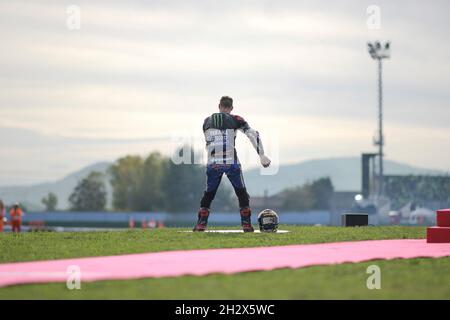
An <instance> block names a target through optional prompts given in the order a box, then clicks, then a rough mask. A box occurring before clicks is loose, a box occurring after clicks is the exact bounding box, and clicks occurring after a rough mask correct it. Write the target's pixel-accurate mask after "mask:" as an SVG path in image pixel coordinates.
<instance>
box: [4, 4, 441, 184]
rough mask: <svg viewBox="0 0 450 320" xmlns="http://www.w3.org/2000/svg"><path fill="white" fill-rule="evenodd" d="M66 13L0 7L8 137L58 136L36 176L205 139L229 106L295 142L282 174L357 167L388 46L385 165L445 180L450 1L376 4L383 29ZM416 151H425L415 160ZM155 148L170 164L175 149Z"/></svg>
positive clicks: (224, 17) (348, 7) (349, 15)
mask: <svg viewBox="0 0 450 320" xmlns="http://www.w3.org/2000/svg"><path fill="white" fill-rule="evenodd" d="M72 4H73V3H72V2H69V1H62V2H50V1H41V2H32V3H30V2H26V1H14V2H2V3H0V36H1V37H2V39H3V41H2V48H1V50H0V68H1V69H2V73H1V74H0V119H1V120H0V125H3V126H12V127H15V128H22V129H29V130H33V131H34V132H37V133H43V134H47V135H49V136H52V137H63V138H64V139H63V140H61V141H55V142H54V143H55V144H56V145H58V147H55V146H52V148H53V147H55V148H56V149H54V151H55V150H57V152H58V155H57V156H55V159H53V160H48V159H47V160H42V162H40V165H42V166H45V163H46V162H45V161H49V162H48V163H52V165H56V159H57V160H58V161H61V162H63V163H64V162H67V163H68V162H70V163H72V164H73V165H75V162H76V161H75V159H78V160H79V161H82V162H83V161H84V162H86V161H88V160H89V161H90V160H95V159H97V158H98V159H99V160H111V158H113V157H115V156H117V155H121V154H125V153H127V151H129V152H131V151H137V149H138V148H137V147H136V146H137V145H139V143H138V142H137V141H139V139H147V138H155V139H157V138H158V137H169V136H171V134H172V131H173V129H174V128H175V129H176V128H179V127H182V128H184V129H185V130H187V131H189V132H197V131H199V130H200V129H199V128H200V126H201V121H202V120H203V118H204V117H205V116H206V115H207V114H209V113H211V112H213V110H215V108H216V104H217V99H218V97H220V96H221V95H223V94H229V95H232V96H233V97H235V101H236V110H235V111H236V112H237V113H239V114H241V115H243V116H245V117H249V118H250V121H252V120H253V119H255V118H256V119H259V120H257V121H256V124H257V125H258V127H259V128H263V129H264V128H274V127H275V128H279V130H280V131H283V130H287V131H288V132H289V136H288V137H285V139H284V140H283V141H284V142H283V154H285V155H286V156H283V157H282V161H286V162H289V161H294V160H296V159H307V158H311V157H318V156H319V155H323V156H337V155H345V154H346V153H347V154H350V153H351V154H359V153H360V152H361V150H362V149H364V150H369V149H371V148H373V147H372V146H371V145H370V144H371V138H372V134H373V132H374V130H375V125H376V114H377V110H376V107H377V97H376V64H375V63H374V62H373V61H372V60H371V59H370V57H369V56H368V54H367V52H366V42H367V40H373V39H390V40H392V59H391V60H388V61H386V62H385V63H384V93H385V95H384V101H385V110H384V111H385V121H386V126H387V128H388V129H387V131H386V134H387V137H386V139H387V141H392V145H391V146H389V147H388V148H392V149H388V150H389V155H392V156H393V157H395V159H396V160H399V161H406V162H409V163H412V164H416V165H427V166H431V167H436V168H441V169H444V170H448V169H449V167H448V163H450V161H448V159H449V153H450V151H439V150H440V149H442V144H444V145H445V143H446V142H445V140H444V139H446V138H447V137H448V135H449V131H450V129H448V125H447V119H449V118H450V108H449V107H448V104H449V101H450V93H449V92H448V87H449V85H450V65H449V64H448V63H447V57H448V55H449V54H450V44H449V43H448V42H447V41H442V39H446V32H447V31H446V30H448V27H449V24H450V23H449V22H448V19H447V17H446V13H447V12H448V9H449V8H450V5H449V4H448V2H445V1H436V2H433V4H430V3H424V2H420V1H408V2H406V1H400V2H395V3H392V2H389V1H379V5H380V7H381V9H382V28H381V30H369V29H367V27H366V19H367V14H366V8H367V6H368V5H369V4H371V3H369V2H368V1H363V2H361V1H339V2H332V3H330V2H329V1H309V2H308V1H306V2H305V1H302V2H299V1H277V2H273V1H226V2H224V1H221V2H218V1H150V2H140V1H139V2H135V1H127V2H126V3H124V2H121V1H109V2H108V4H107V5H106V4H104V3H103V2H99V1H77V4H78V5H79V6H80V8H81V9H82V11H81V12H82V27H81V30H79V31H69V30H68V29H67V28H66V17H67V13H66V8H67V6H68V5H72ZM274 115H276V117H274ZM259 116H260V118H258V117H259ZM274 119H276V120H274ZM293 121H295V123H294V124H292V123H293ZM354 126H357V128H358V129H354ZM285 128H288V129H285ZM263 129H260V130H261V131H264V130H263ZM305 130H306V131H305ZM428 132H430V134H428ZM418 133H420V134H421V135H422V136H418ZM408 136H409V137H414V139H412V138H407V137H408ZM67 137H78V138H80V139H81V140H79V141H78V140H77V143H76V145H77V148H79V149H76V148H75V144H73V145H71V148H72V149H71V151H68V150H66V149H64V148H62V147H60V146H59V144H60V143H68V141H72V140H70V139H69V140H68V139H67ZM291 137H301V138H300V140H299V139H298V138H291ZM317 137H322V138H321V139H319V138H317ZM430 137H433V139H431V138H430ZM47 138H48V137H47ZM47 138H46V139H45V140H46V142H45V143H44V142H43V141H41V140H39V141H40V142H38V141H36V140H33V139H32V138H26V137H24V138H20V134H19V135H17V136H16V135H11V136H10V137H9V138H8V141H7V142H8V144H10V145H11V144H12V145H13V144H14V143H16V142H18V141H19V139H22V140H24V139H25V140H26V139H30V141H36V143H37V145H39V144H41V143H43V144H44V145H46V146H47V143H49V142H48V141H49V139H47ZM52 139H53V138H52ZM55 139H56V138H55ZM83 139H91V140H90V141H88V140H83ZM96 139H100V140H102V139H104V140H103V142H106V141H107V140H108V139H111V141H116V139H119V140H120V139H131V140H133V139H137V140H133V141H131V140H127V141H128V142H130V149H129V150H128V149H127V146H124V145H123V144H121V145H120V146H119V144H116V143H115V142H114V143H111V144H108V143H99V145H101V146H102V147H100V148H99V149H96V148H94V147H93V145H94V144H89V143H90V142H92V141H97V142H100V141H99V140H96ZM336 139H338V140H336ZM22 140H21V141H22ZM50 140H51V139H50ZM62 141H64V142H62ZM108 141H109V140H108ZM141 142H142V144H144V145H145V147H143V145H139V146H140V147H142V148H144V149H146V148H148V146H147V145H146V143H147V142H148V141H141ZM394 142H395V143H394ZM84 143H85V145H86V147H87V149H83V146H84ZM417 144H423V146H422V145H421V148H423V150H426V152H425V151H423V152H422V153H420V152H418V151H416V152H413V151H412V150H415V148H416V147H417ZM131 145H132V146H131ZM157 147H158V148H159V147H160V148H161V149H162V150H166V151H167V152H168V151H169V150H168V149H169V147H170V144H164V143H163V142H160V144H157V143H156V142H155V144H152V145H151V148H157ZM102 148H103V149H102ZM88 149H89V150H88ZM447 149H448V148H447ZM75 150H76V151H75ZM9 152H15V153H16V154H17V155H20V156H24V155H26V154H27V155H28V156H35V155H36V154H37V151H36V153H33V154H29V153H27V152H28V151H26V150H24V149H19V148H16V149H12V148H9ZM30 152H31V151H30ZM33 152H34V151H33ZM96 152H97V154H96ZM434 152H438V153H439V157H437V156H436V155H435V154H434ZM442 153H443V154H442ZM103 156H104V157H106V158H108V159H103V158H101V157H103ZM69 158H70V159H69ZM68 159H69V160H68ZM40 161H41V160H40ZM84 162H83V164H85V163H84ZM86 164H88V163H86ZM9 165H13V163H8V166H9ZM78 167H79V166H78ZM36 170H39V169H38V167H36ZM46 174H47V175H52V173H51V172H50V171H47V173H46ZM0 179H1V177H0Z"/></svg>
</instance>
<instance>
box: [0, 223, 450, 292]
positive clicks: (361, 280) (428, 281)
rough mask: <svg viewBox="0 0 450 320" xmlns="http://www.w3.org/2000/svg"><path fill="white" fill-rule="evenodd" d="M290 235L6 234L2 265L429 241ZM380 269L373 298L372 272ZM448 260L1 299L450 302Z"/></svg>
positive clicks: (44, 287) (343, 231)
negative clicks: (274, 247) (377, 241)
mask: <svg viewBox="0 0 450 320" xmlns="http://www.w3.org/2000/svg"><path fill="white" fill-rule="evenodd" d="M283 229H288V230H290V231H291V232H290V233H288V234H217V233H215V234H211V233H210V234H207V233H205V234H198V233H196V234H193V233H180V232H177V231H179V229H161V230H152V231H150V230H148V231H141V230H136V231H123V232H95V233H24V234H20V235H14V234H0V262H12V261H30V260H41V259H57V258H71V257H81V256H97V255H113V254H125V253H138V252H151V251H162V250H178V249H206V248H230V247H251V246H270V245H287V244H300V243H320V242H332V241H351V240H369V239H393V238H400V239H401V238H424V237H425V228H422V227H364V228H340V227H300V226H283ZM371 264H376V265H378V266H379V267H380V268H381V279H382V280H381V286H382V288H381V289H380V290H369V289H367V287H366V280H367V277H368V276H369V275H368V274H367V273H366V268H367V266H369V265H371ZM448 270H450V257H447V258H440V259H410V260H391V261H372V262H366V263H358V264H342V265H332V266H315V267H309V268H301V269H280V270H274V271H264V272H247V273H240V274H235V275H221V274H214V275H209V276H203V277H195V276H184V277H178V278H159V279H141V280H126V281H99V282H94V283H82V288H81V290H68V289H67V288H66V286H65V284H64V283H51V284H38V285H20V286H12V287H6V288H0V299H425V298H428V299H436V298H441V299H450V285H449V284H450V273H449V272H448Z"/></svg>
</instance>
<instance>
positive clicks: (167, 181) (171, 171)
mask: <svg viewBox="0 0 450 320" xmlns="http://www.w3.org/2000/svg"><path fill="white" fill-rule="evenodd" d="M191 152H192V150H191ZM192 155H194V153H193V152H192ZM106 179H109V182H110V185H111V187H112V207H113V209H114V210H115V211H147V212H149V211H150V212H151V211H153V212H155V211H168V212H192V211H195V210H197V209H198V206H199V202H200V198H201V196H202V194H203V191H204V186H205V168H204V167H203V166H200V165H195V164H189V165H188V164H179V165H176V164H174V163H173V162H172V161H171V159H170V158H168V157H165V156H163V155H161V154H160V153H159V152H153V153H151V154H150V155H148V156H147V157H141V156H137V155H128V156H125V157H122V158H120V159H118V160H117V161H116V162H114V164H112V165H111V167H110V168H109V169H108V172H107V175H106V176H105V175H102V174H101V173H98V172H93V173H91V175H89V176H88V177H87V178H85V179H83V180H81V181H80V182H79V183H78V185H77V187H76V188H75V190H74V192H73V193H72V195H71V196H70V198H69V202H70V204H71V210H74V211H101V210H104V209H105V205H106V194H107V192H106ZM94 195H95V196H94ZM216 200H217V201H215V203H214V205H215V206H216V207H217V208H221V209H223V208H225V209H229V208H233V207H236V204H234V199H233V198H232V193H231V190H230V188H224V187H223V186H222V187H221V188H220V189H219V190H218V192H217V196H216Z"/></svg>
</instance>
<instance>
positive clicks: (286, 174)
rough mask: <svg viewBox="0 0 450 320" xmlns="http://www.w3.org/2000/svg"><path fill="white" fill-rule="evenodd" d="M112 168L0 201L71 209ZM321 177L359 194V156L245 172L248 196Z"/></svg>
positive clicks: (8, 192)
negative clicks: (47, 201)
mask: <svg viewBox="0 0 450 320" xmlns="http://www.w3.org/2000/svg"><path fill="white" fill-rule="evenodd" d="M109 166H110V163H108V162H100V163H96V164H93V165H90V166H88V167H85V168H83V169H81V170H79V171H77V172H75V173H72V174H70V175H68V176H67V177H65V178H63V179H61V180H58V181H55V182H53V183H43V184H36V185H32V186H29V187H23V186H20V187H0V199H2V200H3V201H4V202H6V203H7V204H11V203H12V202H15V201H20V202H22V203H23V204H25V205H26V206H27V207H28V208H29V209H30V210H42V209H43V208H44V207H43V205H42V204H41V199H42V198H43V197H45V196H46V195H47V194H48V193H49V192H53V193H55V194H56V195H57V197H58V208H59V209H66V208H68V206H69V203H68V200H67V199H68V197H69V195H70V194H71V193H72V191H73V189H74V188H75V186H76V184H77V182H78V181H80V180H81V179H83V178H85V177H86V176H87V175H88V174H89V173H90V172H91V171H100V172H103V173H106V170H107V168H108V167H109ZM385 172H386V174H405V175H406V174H417V175H419V174H427V175H440V174H445V173H444V172H442V171H438V170H429V169H423V168H417V167H413V166H409V165H406V164H402V163H399V162H395V161H390V160H387V161H385ZM321 177H330V178H331V180H332V182H333V185H334V187H335V189H336V190H338V191H357V190H359V189H360V185H361V162H360V158H359V157H350V158H332V159H316V160H308V161H304V162H301V163H297V164H290V165H283V166H280V168H279V171H278V174H276V175H274V176H261V175H260V174H259V169H252V170H248V171H247V172H245V177H244V178H245V183H246V185H247V189H248V190H249V193H250V194H251V195H254V196H259V195H263V194H264V190H265V189H267V191H268V193H269V194H274V193H277V192H279V191H281V190H282V189H284V188H286V187H292V186H295V185H302V184H304V183H305V182H308V181H312V180H314V179H317V178H321ZM110 203H111V187H110V186H109V185H108V204H110Z"/></svg>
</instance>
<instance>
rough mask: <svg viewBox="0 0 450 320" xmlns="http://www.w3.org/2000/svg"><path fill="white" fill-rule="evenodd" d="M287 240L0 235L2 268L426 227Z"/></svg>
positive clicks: (162, 233) (302, 232)
mask: <svg viewBox="0 0 450 320" xmlns="http://www.w3.org/2000/svg"><path fill="white" fill-rule="evenodd" d="M281 228H282V229H285V230H289V231H291V232H290V233H284V234H256V233H255V234H232V233H228V234H224V233H185V232H178V231H180V230H186V229H175V228H166V229H156V230H147V231H142V230H133V231H111V232H67V233H57V232H35V233H33V232H31V233H21V234H11V233H0V246H1V249H0V263H2V262H18V261H32V260H48V259H63V258H75V257H87V256H105V255H116V254H127V253H141V252H156V251H166V250H187V249H209V248H236V247H258V246H276V245H289V244H302V243H321V242H333V241H354V240H370V239H402V238H425V233H426V231H425V228H421V227H360V228H342V227H308V226H282V227H281Z"/></svg>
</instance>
